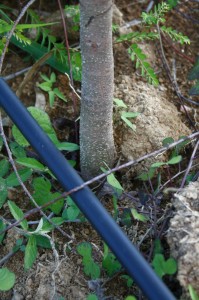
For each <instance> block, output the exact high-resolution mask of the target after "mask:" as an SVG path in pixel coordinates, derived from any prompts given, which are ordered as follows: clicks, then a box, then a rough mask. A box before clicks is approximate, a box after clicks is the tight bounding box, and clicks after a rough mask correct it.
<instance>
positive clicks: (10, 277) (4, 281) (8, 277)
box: [0, 268, 15, 291]
mask: <svg viewBox="0 0 199 300" xmlns="http://www.w3.org/2000/svg"><path fill="white" fill-rule="evenodd" d="M14 284H15V274H14V273H13V272H10V271H9V270H8V269H7V268H1V269H0V291H9V290H10V289H11V288H12V287H13V285H14Z"/></svg>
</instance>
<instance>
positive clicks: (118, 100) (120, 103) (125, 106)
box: [113, 98, 127, 108]
mask: <svg viewBox="0 0 199 300" xmlns="http://www.w3.org/2000/svg"><path fill="white" fill-rule="evenodd" d="M113 101H114V102H115V103H116V105H117V107H124V108H127V105H126V104H125V103H124V101H123V100H121V99H118V98H114V99H113Z"/></svg>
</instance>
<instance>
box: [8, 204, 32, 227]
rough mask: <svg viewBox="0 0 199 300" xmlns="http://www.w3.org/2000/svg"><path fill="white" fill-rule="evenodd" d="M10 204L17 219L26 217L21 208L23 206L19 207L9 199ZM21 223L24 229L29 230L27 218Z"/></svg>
mask: <svg viewBox="0 0 199 300" xmlns="http://www.w3.org/2000/svg"><path fill="white" fill-rule="evenodd" d="M8 206H9V209H10V212H11V214H12V215H13V217H14V218H15V220H17V221H19V220H20V219H22V218H23V217H24V213H23V211H22V210H21V208H19V207H18V206H17V205H16V204H15V203H14V202H13V201H11V200H8ZM20 225H21V227H22V228H23V229H24V230H28V222H27V220H26V219H25V220H23V221H22V222H21V223H20Z"/></svg>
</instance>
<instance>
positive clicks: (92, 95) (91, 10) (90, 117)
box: [80, 0, 115, 179]
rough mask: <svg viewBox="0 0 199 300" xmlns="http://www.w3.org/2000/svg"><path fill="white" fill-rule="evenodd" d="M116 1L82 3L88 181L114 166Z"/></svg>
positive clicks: (83, 160) (83, 143) (83, 148)
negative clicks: (113, 114)
mask: <svg viewBox="0 0 199 300" xmlns="http://www.w3.org/2000/svg"><path fill="white" fill-rule="evenodd" d="M112 4H113V3H112V0H81V1H80V46H81V53H82V100H81V113H80V164H81V172H82V176H83V178H84V179H90V178H92V177H93V176H96V175H97V174H99V173H100V167H102V166H105V164H104V163H106V164H107V165H108V166H110V167H111V166H112V165H113V162H114V156H115V146H114V139H113V127H112V112H113V79H114V63H113V50H112Z"/></svg>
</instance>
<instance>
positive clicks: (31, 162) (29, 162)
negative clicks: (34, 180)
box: [16, 157, 47, 172]
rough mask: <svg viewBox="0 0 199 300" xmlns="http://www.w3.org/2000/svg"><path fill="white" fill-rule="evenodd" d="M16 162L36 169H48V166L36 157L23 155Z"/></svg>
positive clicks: (43, 170) (41, 170)
mask: <svg viewBox="0 0 199 300" xmlns="http://www.w3.org/2000/svg"><path fill="white" fill-rule="evenodd" d="M16 162H17V163H18V164H20V165H22V166H24V167H28V168H31V169H33V170H36V171H40V172H45V171H46V170H47V168H46V167H45V166H44V165H42V164H41V163H40V162H39V161H38V160H36V159H35V158H30V157H22V158H18V159H17V160H16Z"/></svg>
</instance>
